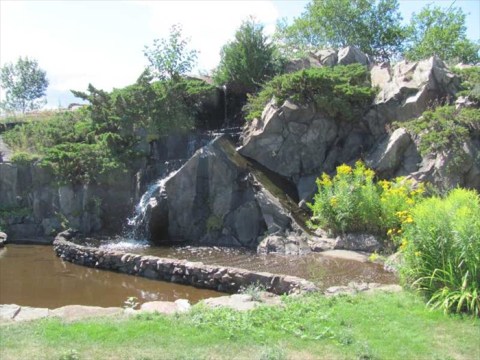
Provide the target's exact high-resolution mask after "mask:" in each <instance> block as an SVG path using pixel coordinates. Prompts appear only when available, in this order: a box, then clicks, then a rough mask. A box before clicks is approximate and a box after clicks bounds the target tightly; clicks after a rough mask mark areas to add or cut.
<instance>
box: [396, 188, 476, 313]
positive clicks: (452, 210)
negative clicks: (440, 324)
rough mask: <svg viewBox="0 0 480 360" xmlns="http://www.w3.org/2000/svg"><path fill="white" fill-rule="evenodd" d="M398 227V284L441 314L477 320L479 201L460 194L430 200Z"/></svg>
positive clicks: (472, 194)
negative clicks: (401, 280) (418, 292)
mask: <svg viewBox="0 0 480 360" xmlns="http://www.w3.org/2000/svg"><path fill="white" fill-rule="evenodd" d="M411 219H412V220H413V221H409V222H404V224H403V225H402V230H403V240H402V245H401V249H402V250H403V253H404V260H405V263H404V267H403V270H402V272H403V277H404V280H405V281H406V282H407V283H409V284H411V285H412V287H414V288H416V289H419V290H421V291H422V292H424V293H425V294H426V296H427V298H428V299H429V300H428V304H429V305H431V306H432V307H434V308H443V309H444V310H445V311H453V312H468V313H471V314H473V315H476V316H480V196H479V194H478V193H477V192H475V191H471V190H465V189H455V190H452V191H451V192H450V193H449V194H448V195H447V196H446V197H445V198H443V199H442V198H439V197H432V198H429V199H426V200H424V201H422V202H421V203H419V204H417V205H416V206H415V207H414V208H413V209H412V210H411Z"/></svg>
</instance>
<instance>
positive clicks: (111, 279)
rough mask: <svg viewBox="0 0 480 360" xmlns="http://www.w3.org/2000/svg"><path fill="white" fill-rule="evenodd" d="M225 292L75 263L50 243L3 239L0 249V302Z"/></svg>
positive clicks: (93, 301)
mask: <svg viewBox="0 0 480 360" xmlns="http://www.w3.org/2000/svg"><path fill="white" fill-rule="evenodd" d="M220 295H224V294H222V293H218V292H215V291H210V290H204V289H196V288H193V287H189V286H184V285H177V284H171V283H166V282H161V281H155V280H149V279H145V278H141V277H135V276H130V275H124V274H118V273H114V272H110V271H104V270H97V269H92V268H87V267H83V266H78V265H74V264H70V263H67V262H64V261H62V260H61V259H59V258H58V257H56V256H55V254H54V252H53V249H52V248H51V247H50V246H38V245H8V246H7V247H6V248H5V249H2V251H1V252H0V304H11V303H14V304H19V305H24V306H36V307H48V308H55V307H60V306H64V305H70V304H80V305H92V306H122V305H123V302H124V301H125V300H126V299H127V298H128V297H130V296H135V297H137V298H138V299H139V302H140V303H143V302H145V301H152V300H164V301H174V300H176V299H180V298H183V299H189V300H190V302H192V303H195V302H197V301H199V300H200V299H204V298H207V297H214V296H220Z"/></svg>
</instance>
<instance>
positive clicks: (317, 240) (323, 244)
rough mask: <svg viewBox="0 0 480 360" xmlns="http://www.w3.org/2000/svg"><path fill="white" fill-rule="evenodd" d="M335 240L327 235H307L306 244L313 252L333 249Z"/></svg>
mask: <svg viewBox="0 0 480 360" xmlns="http://www.w3.org/2000/svg"><path fill="white" fill-rule="evenodd" d="M335 244H336V240H335V239H332V238H328V237H318V236H309V238H308V246H309V247H310V250H312V251H313V252H323V251H328V250H333V249H334V248H335Z"/></svg>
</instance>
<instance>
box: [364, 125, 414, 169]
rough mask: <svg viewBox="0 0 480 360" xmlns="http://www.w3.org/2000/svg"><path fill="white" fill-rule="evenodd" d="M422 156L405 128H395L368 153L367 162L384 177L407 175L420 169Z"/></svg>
mask: <svg viewBox="0 0 480 360" xmlns="http://www.w3.org/2000/svg"><path fill="white" fill-rule="evenodd" d="M421 161H422V157H421V156H420V154H419V152H418V150H417V146H416V145H415V143H414V142H413V140H412V138H411V137H410V135H409V134H408V133H407V131H406V130H405V129H403V128H400V129H397V130H395V131H394V132H393V133H392V134H391V135H389V136H387V137H386V138H385V139H384V140H382V141H380V142H379V143H378V144H377V146H376V147H374V148H373V149H372V151H371V152H370V153H369V154H367V157H366V159H365V163H366V165H367V166H368V167H370V168H373V169H375V170H376V172H377V174H378V175H379V176H381V177H384V178H389V177H395V176H405V175H407V174H410V173H412V172H415V171H417V170H418V168H419V165H420V162H421Z"/></svg>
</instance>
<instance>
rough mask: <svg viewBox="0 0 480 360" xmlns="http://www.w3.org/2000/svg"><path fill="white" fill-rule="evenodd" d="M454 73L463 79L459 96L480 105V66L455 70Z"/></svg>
mask: <svg viewBox="0 0 480 360" xmlns="http://www.w3.org/2000/svg"><path fill="white" fill-rule="evenodd" d="M453 72H454V73H455V74H457V75H458V76H460V78H461V79H462V83H461V87H462V90H461V91H459V92H458V93H457V96H468V97H469V99H470V100H472V101H475V102H476V103H480V66H472V67H468V68H464V69H459V68H453Z"/></svg>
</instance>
